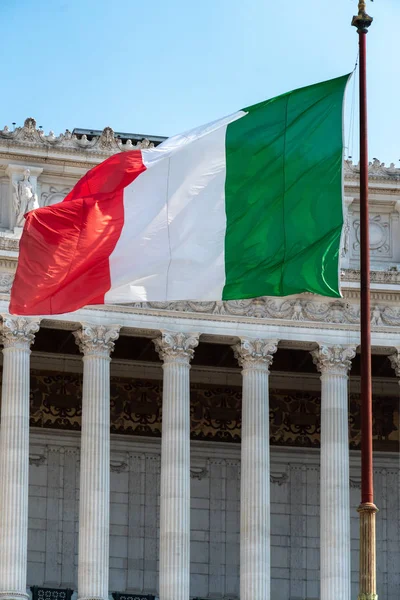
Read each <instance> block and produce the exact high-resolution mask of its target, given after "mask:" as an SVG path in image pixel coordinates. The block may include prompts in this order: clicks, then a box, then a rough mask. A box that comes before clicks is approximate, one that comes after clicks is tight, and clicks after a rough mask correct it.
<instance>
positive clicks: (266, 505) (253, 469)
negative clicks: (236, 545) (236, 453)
mask: <svg viewBox="0 0 400 600" xmlns="http://www.w3.org/2000/svg"><path fill="white" fill-rule="evenodd" d="M234 350H235V354H236V356H237V358H238V359H239V363H240V365H241V366H242V373H243V400H242V443H241V482H240V598H241V600H269V598H270V587H271V584H270V580H271V574H270V571H271V559H270V553H271V551H270V546H271V539H270V538H271V535H270V459H269V389H268V384H269V365H270V364H271V362H272V354H273V353H274V352H275V351H276V341H272V342H270V341H268V342H266V341H263V340H248V339H242V340H241V343H240V344H237V345H236V346H235V347H234Z"/></svg>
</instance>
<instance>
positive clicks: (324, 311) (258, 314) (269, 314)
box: [132, 296, 400, 327]
mask: <svg viewBox="0 0 400 600" xmlns="http://www.w3.org/2000/svg"><path fill="white" fill-rule="evenodd" d="M132 306H133V307H134V308H140V309H151V310H157V311H160V310H161V311H169V312H183V313H197V314H202V315H207V314H210V315H221V316H229V317H253V318H256V319H278V320H284V321H297V322H308V323H329V324H336V323H337V324H343V325H357V324H358V323H359V321H360V308H359V305H358V304H350V303H349V302H347V301H346V300H339V299H338V300H333V301H330V302H319V301H318V300H311V299H309V298H308V297H306V296H305V297H304V298H299V297H297V298H287V299H286V298H268V297H263V298H256V299H251V300H228V301H222V300H217V301H213V302H211V301H210V302H193V301H190V300H183V301H178V302H137V303H135V304H133V305H132ZM371 324H372V325H373V326H388V327H396V326H400V308H396V307H393V306H381V305H375V306H373V307H372V309H371Z"/></svg>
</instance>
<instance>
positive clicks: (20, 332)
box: [1, 316, 40, 349]
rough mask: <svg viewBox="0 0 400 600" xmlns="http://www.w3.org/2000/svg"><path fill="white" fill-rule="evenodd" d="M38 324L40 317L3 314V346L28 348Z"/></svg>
mask: <svg viewBox="0 0 400 600" xmlns="http://www.w3.org/2000/svg"><path fill="white" fill-rule="evenodd" d="M39 325H40V319H26V318H25V317H10V316H3V326H2V332H1V337H2V343H3V345H4V348H20V349H29V347H30V345H31V344H32V342H33V340H34V338H35V333H36V332H37V331H39Z"/></svg>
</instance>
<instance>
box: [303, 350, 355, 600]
mask: <svg viewBox="0 0 400 600" xmlns="http://www.w3.org/2000/svg"><path fill="white" fill-rule="evenodd" d="M312 355H313V358H314V362H315V363H316V365H317V367H318V369H319V370H320V372H321V472H320V480H321V487H320V544H321V546H320V558H321V566H320V570H321V575H320V580H321V600H337V599H338V598H340V599H341V600H350V594H351V571H350V487H349V429H348V428H349V425H348V389H347V388H348V376H347V373H348V370H349V369H350V366H351V362H350V360H351V359H352V358H353V357H354V356H355V348H351V347H347V346H321V347H320V348H319V349H318V350H315V351H313V352H312Z"/></svg>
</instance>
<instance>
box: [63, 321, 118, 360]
mask: <svg viewBox="0 0 400 600" xmlns="http://www.w3.org/2000/svg"><path fill="white" fill-rule="evenodd" d="M120 329H121V327H120V325H108V326H106V325H90V324H82V329H79V330H78V331H74V336H75V342H76V343H77V344H78V346H79V350H80V351H81V352H82V354H84V355H85V356H99V357H101V358H109V357H110V354H111V352H112V351H113V350H114V341H115V340H116V339H118V336H119V330H120Z"/></svg>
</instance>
